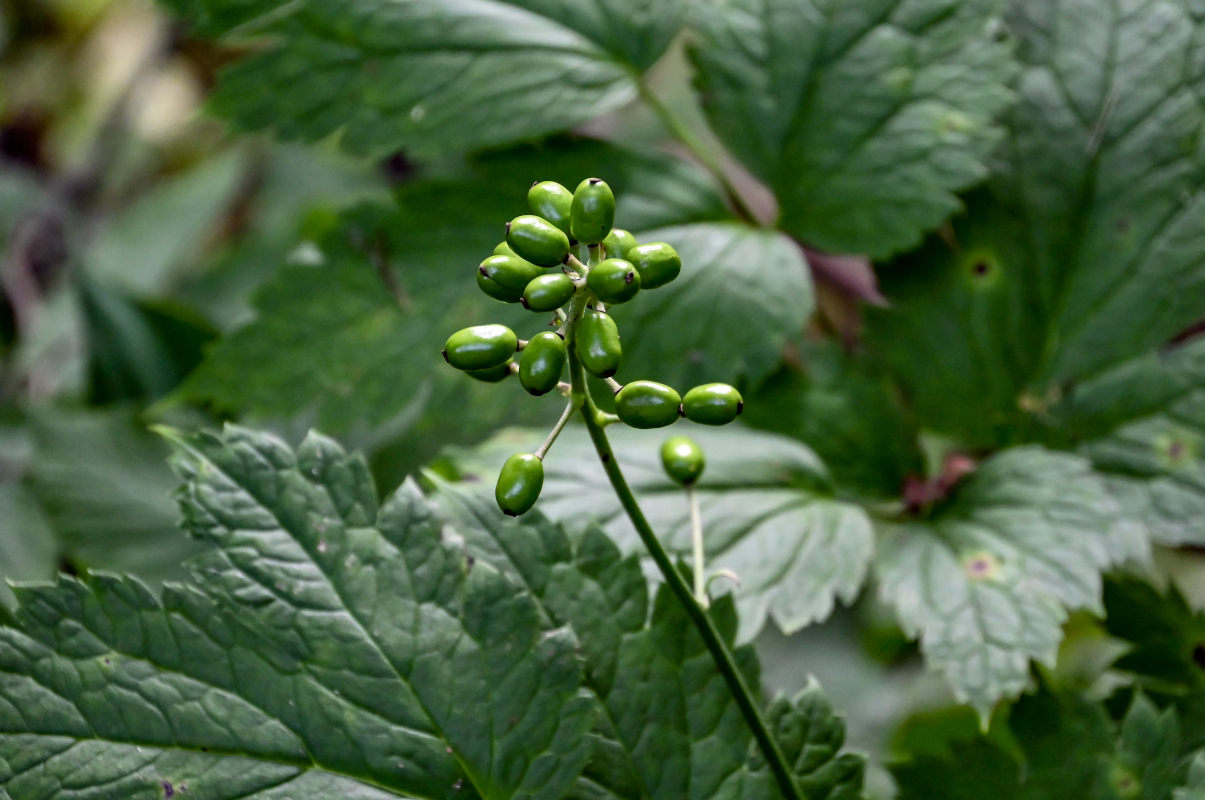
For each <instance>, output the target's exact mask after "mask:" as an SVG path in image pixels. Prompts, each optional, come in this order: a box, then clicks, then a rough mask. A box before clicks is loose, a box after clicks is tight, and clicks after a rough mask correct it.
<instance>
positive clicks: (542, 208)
mask: <svg viewBox="0 0 1205 800" xmlns="http://www.w3.org/2000/svg"><path fill="white" fill-rule="evenodd" d="M527 205H528V207H529V208H531V212H532V213H533V214H535V215H536V216H539V217H543V218H544V219H546V220H548V221H549V222H551V223H552V224H553V225H555V226H557V227H558V228H560V229H561V230H562V231H564V232H565V233H566V234H568V233H569V215H570V213H571V209H572V207H573V192H571V191H569V190H568V189H566V188H565V187H564V186H561V185H560V184H559V183H557V182H556V181H536V182H535V183H533V184H532V185H531V188H530V189H528V190H527Z"/></svg>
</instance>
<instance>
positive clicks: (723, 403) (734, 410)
mask: <svg viewBox="0 0 1205 800" xmlns="http://www.w3.org/2000/svg"><path fill="white" fill-rule="evenodd" d="M744 408H745V401H744V400H742V399H741V393H740V392H738V391H737V390H736V389H735V388H734V387H732V386H729V385H728V384H726V383H705V384H703V385H701V386H696V387H695V388H693V389H691V390H690V391H689V392H687V393H686V396H685V397H683V398H682V412H683V413H684V414H685V415H686V418H687V419H689V420H691V421H692V422H699V423H702V424H703V425H727V424H728V423H729V422H732V420H734V419H736V417H737V415H738V414H740V413H741V411H743V410H744Z"/></svg>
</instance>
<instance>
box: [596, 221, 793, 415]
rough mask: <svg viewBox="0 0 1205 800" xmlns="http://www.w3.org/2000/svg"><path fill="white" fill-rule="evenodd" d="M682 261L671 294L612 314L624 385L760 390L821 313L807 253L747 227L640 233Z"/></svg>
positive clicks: (644, 297) (641, 299) (652, 295)
mask: <svg viewBox="0 0 1205 800" xmlns="http://www.w3.org/2000/svg"><path fill="white" fill-rule="evenodd" d="M638 238H639V240H640V241H642V242H653V241H665V242H669V243H670V244H671V245H673V246H674V247H675V248H676V249H677V251H678V254H679V255H680V256H681V257H682V273H681V274H680V275H679V276H678V278H677V279H676V280H675V281H674V282H673V283H671V284H669V285H668V286H664V287H660V288H658V289H655V290H652V291H648V292H641V293H640V294H638V295H637V296H636V298H635V299H633V300H632V301H631V302H629V303H626V304H624V305H623V306H619V307H614V308H612V312H613V313H614V315H615V319H616V321H617V322H618V323H619V328H620V335H621V337H622V341H623V346H624V361H623V364H622V365H621V366H620V373H619V376H620V379H621V380H634V379H637V378H650V377H655V378H656V379H657V380H659V381H664V382H666V383H668V384H670V385H672V386H676V387H678V388H679V389H680V390H681V391H683V392H685V391H686V390H687V389H689V388H690V387H691V386H692V385H696V384H700V383H706V382H709V381H723V382H727V383H734V382H737V380H738V379H739V378H744V379H746V380H747V381H748V382H750V383H757V382H759V381H760V380H761V379H763V378H765V377H766V376H767V375H768V374H769V373H770V372H771V371H773V369H774V368H775V366H777V365H778V362H779V360H780V359H781V354H782V348H783V346H784V345H785V344H786V343H787V342H788V341H791V340H793V339H795V338H796V337H797V336H798V334H799V332H800V331H801V330H803V326H804V324H805V323H806V322H807V319H808V317H809V316H810V315H811V312H812V307H813V304H814V300H813V295H812V281H811V275H810V273H809V272H808V268H807V262H806V260H805V259H804V255H803V251H802V250H801V249H800V248H799V246H798V245H797V244H795V243H794V242H792V241H791V240H790V239H789V238H787V237H786V236H784V235H783V234H781V233H778V232H775V231H769V230H763V229H757V228H751V227H748V226H746V225H743V224H741V223H735V222H734V223H723V224H715V223H709V224H701V225H683V226H678V227H673V228H662V229H659V230H653V231H641V232H639V233H638Z"/></svg>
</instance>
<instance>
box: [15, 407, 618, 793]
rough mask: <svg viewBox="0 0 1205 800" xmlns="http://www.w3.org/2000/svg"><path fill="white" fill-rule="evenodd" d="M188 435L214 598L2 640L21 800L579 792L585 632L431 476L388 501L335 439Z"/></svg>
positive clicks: (43, 596) (116, 601) (174, 591)
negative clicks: (432, 487)
mask: <svg viewBox="0 0 1205 800" xmlns="http://www.w3.org/2000/svg"><path fill="white" fill-rule="evenodd" d="M172 438H173V443H174V445H175V448H176V455H175V458H174V465H175V467H176V469H177V470H178V471H179V473H180V474H181V476H182V477H184V479H185V481H186V483H185V485H184V487H183V488H182V489H181V491H180V493H179V496H178V497H179V501H180V507H181V509H182V511H183V514H184V519H185V525H186V527H187V528H188V530H189V532H190V533H191V534H193V535H194V536H196V537H198V538H199V539H201V540H202V541H203V542H204V543H205V544H206V545H207V546H208V549H207V551H206V552H205V553H204V555H202V556H199V557H198V558H197V560H195V561H194V562H193V563H192V573H193V577H194V581H195V583H194V584H193V585H187V586H185V585H171V586H168V587H167V588H165V590H164V593H163V597H162V600H161V601H160V600H157V599H156V598H155V597H153V596H152V595H151V594H150V593H149V592H148V591H147V590H146V589H145V588H144V587H143V586H142V585H141V584H139V583H138V582H136V581H134V580H131V579H128V578H118V577H111V576H95V577H93V578H92V579H91V580H90V581H89V582H87V583H81V582H77V581H74V580H70V579H64V580H62V581H60V582H59V583H58V584H57V585H54V586H44V587H29V588H23V589H22V590H21V592H20V601H21V607H20V609H19V611H18V613H17V619H18V623H17V626H16V627H4V628H0V732H3V735H0V781H3V785H4V786H5V787H6V789H7V790H8V791H9V792H10V793H11V794H12V796H13V797H33V796H42V797H55V798H82V797H89V796H111V797H123V798H124V797H129V798H134V797H159V796H162V795H167V796H170V795H172V794H174V793H175V792H179V793H180V794H183V795H185V796H191V795H196V796H200V797H211V798H229V799H230V800H234V798H244V797H254V798H265V800H266V798H284V797H288V798H291V800H308V798H314V800H318V799H319V798H322V800H326V798H330V797H349V798H374V799H375V798H384V797H395V796H403V797H414V798H436V797H438V798H448V800H451V798H459V797H470V798H471V797H480V798H498V799H501V798H511V797H525V798H546V799H547V800H553V798H560V797H563V796H564V795H565V793H566V791H567V790H568V789H569V787H570V786H571V785H572V784H573V782H574V781H575V780H576V779H577V776H578V774H579V772H580V770H581V768H582V766H583V764H584V763H585V761H586V758H587V757H588V756H589V754H590V746H589V742H588V740H587V739H586V733H587V732H588V730H589V727H590V725H591V722H592V720H593V716H594V715H593V711H592V708H591V702H590V701H589V699H588V698H587V697H585V696H584V695H582V694H581V693H580V691H579V685H580V682H581V679H582V665H581V663H580V661H579V659H578V658H577V656H576V655H575V652H574V650H575V647H576V642H575V639H574V637H573V635H572V633H570V632H569V631H568V630H567V629H565V628H558V629H553V628H550V627H549V626H546V625H544V624H543V623H542V621H541V620H540V617H539V609H538V608H537V606H536V605H535V603H534V602H533V601H532V600H531V598H530V597H529V596H528V595H527V594H525V593H524V591H522V590H521V589H519V588H518V587H517V586H516V585H514V584H513V583H511V582H510V581H508V580H507V579H506V578H505V577H504V576H502V575H501V574H500V573H499V572H497V571H496V570H494V569H492V568H491V567H490V566H489V565H487V564H484V563H482V562H477V563H475V564H473V565H472V566H471V569H470V564H469V563H468V562H467V561H466V558H465V554H464V553H463V551H461V550H460V549H459V548H457V547H456V546H454V545H450V544H447V543H445V542H444V541H443V540H442V538H441V526H440V523H439V522H438V521H437V520H436V519H435V518H434V517H433V516H432V510H431V508H430V507H429V505H428V504H427V503H426V501H425V500H424V499H423V498H422V497H421V495H420V494H419V493H418V491H417V490H416V489H415V488H414V487H413V485H406V486H403V487H402V488H401V489H400V490H399V491H398V492H397V493H395V494H394V495H393V496H392V497H391V498H390V499H389V500H388V501H386V502H385V503H384V505H382V506H380V507H378V505H377V501H376V489H375V487H374V486H373V483H372V480H371V478H370V477H369V474H368V471H367V467H366V466H365V464H364V462H363V460H362V459H360V458H358V457H354V456H348V455H346V454H345V453H344V452H343V451H342V450H341V449H339V447H338V446H337V445H335V444H334V443H333V442H331V441H330V440H328V439H325V438H323V437H321V436H317V435H311V436H310V437H308V438H307V439H306V441H305V442H304V443H303V444H302V445H301V447H300V448H299V449H298V451H297V452H296V453H294V452H293V451H291V450H290V449H289V448H287V447H286V446H285V445H284V444H283V443H281V442H280V441H278V440H276V439H274V438H273V437H271V436H267V435H263V434H256V433H252V432H250V431H247V430H245V429H240V428H233V427H231V428H227V429H226V431H225V432H224V433H223V434H221V435H220V436H218V435H199V436H194V437H187V438H185V437H182V436H176V435H173V437H172Z"/></svg>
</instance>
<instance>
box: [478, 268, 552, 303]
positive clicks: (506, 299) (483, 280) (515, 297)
mask: <svg viewBox="0 0 1205 800" xmlns="http://www.w3.org/2000/svg"><path fill="white" fill-rule="evenodd" d="M537 269H538V267H537ZM477 287H478V288H479V289H481V291H483V292H485V293H486V294H488V295H489V296H490V297H492V298H494V299H495V300H501V301H502V302H503V303H517V302H519V300H520V298H522V297H523V290H522V289H507V288H506V287H505V286H503V285H501V284H499V283H495V282H494V281H493V280H491V279H490V278H489V276H487V275H485V274H484V273H482V272H481V270H480V269H478V270H477Z"/></svg>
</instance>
